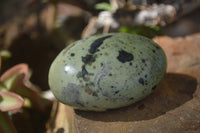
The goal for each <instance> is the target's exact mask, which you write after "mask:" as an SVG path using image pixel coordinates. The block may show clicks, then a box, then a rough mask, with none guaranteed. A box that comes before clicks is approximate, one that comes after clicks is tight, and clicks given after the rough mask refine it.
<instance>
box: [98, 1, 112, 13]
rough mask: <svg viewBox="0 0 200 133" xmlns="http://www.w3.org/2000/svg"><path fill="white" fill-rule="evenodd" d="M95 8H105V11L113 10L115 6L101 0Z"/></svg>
mask: <svg viewBox="0 0 200 133" xmlns="http://www.w3.org/2000/svg"><path fill="white" fill-rule="evenodd" d="M95 9H98V10H104V11H111V10H112V9H113V8H112V6H111V5H110V4H109V3H106V2H101V3H97V4H96V5H95Z"/></svg>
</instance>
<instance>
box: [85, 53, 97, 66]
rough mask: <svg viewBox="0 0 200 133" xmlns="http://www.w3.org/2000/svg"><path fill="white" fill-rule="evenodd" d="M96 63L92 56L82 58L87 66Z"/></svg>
mask: <svg viewBox="0 0 200 133" xmlns="http://www.w3.org/2000/svg"><path fill="white" fill-rule="evenodd" d="M94 61H95V58H94V57H93V56H92V55H91V54H88V55H86V56H85V57H82V62H84V63H85V64H89V63H91V62H94Z"/></svg>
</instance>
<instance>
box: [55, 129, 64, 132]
mask: <svg viewBox="0 0 200 133" xmlns="http://www.w3.org/2000/svg"><path fill="white" fill-rule="evenodd" d="M64 132H65V129H64V128H58V130H57V131H56V133H64Z"/></svg>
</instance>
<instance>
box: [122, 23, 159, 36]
mask: <svg viewBox="0 0 200 133" xmlns="http://www.w3.org/2000/svg"><path fill="white" fill-rule="evenodd" d="M161 30H162V29H161V27H160V26H156V25H152V26H143V25H141V26H135V27H127V26H122V27H121V28H120V30H119V31H120V32H121V33H131V34H136V35H143V36H146V37H149V38H153V37H154V36H158V35H161Z"/></svg>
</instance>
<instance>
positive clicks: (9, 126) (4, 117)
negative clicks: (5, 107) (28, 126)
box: [0, 111, 17, 133]
mask: <svg viewBox="0 0 200 133" xmlns="http://www.w3.org/2000/svg"><path fill="white" fill-rule="evenodd" d="M0 122H1V124H0V133H17V131H16V129H15V127H14V125H13V123H12V122H11V120H10V118H9V116H8V113H7V112H1V111H0Z"/></svg>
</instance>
